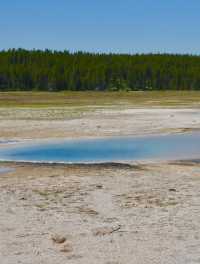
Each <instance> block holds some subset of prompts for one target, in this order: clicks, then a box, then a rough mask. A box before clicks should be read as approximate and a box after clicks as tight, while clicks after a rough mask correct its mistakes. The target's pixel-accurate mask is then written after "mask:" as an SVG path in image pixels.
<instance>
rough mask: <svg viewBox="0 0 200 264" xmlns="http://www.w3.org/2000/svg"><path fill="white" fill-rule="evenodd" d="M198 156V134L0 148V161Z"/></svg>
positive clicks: (33, 144) (74, 160) (173, 158)
mask: <svg viewBox="0 0 200 264" xmlns="http://www.w3.org/2000/svg"><path fill="white" fill-rule="evenodd" d="M190 158H200V134H199V133H192V134H185V135H183V134H178V135H167V136H145V137H114V138H103V139H87V140H86V139H84V140H57V141H54V142H49V141H42V140H41V141H38V142H35V143H34V142H31V143H26V144H25V143H18V144H15V145H13V146H9V147H8V148H5V147H4V148H2V147H1V148H0V160H6V161H29V162H64V163H95V162H117V161H137V160H146V159H150V160H152V159H159V160H160V159H161V160H162V159H169V160H170V159H171V160H175V159H190Z"/></svg>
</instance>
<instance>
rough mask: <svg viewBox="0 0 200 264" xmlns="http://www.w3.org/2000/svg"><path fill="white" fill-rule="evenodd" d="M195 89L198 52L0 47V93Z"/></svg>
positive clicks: (199, 78) (198, 82)
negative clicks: (95, 50)
mask: <svg viewBox="0 0 200 264" xmlns="http://www.w3.org/2000/svg"><path fill="white" fill-rule="evenodd" d="M168 89H172V90H173V89H174V90H200V56H191V55H171V54H143V55H142V54H141V55H138V54H136V55H129V54H92V53H84V52H77V53H70V52H68V51H63V52H58V51H51V50H45V51H41V50H32V51H28V50H24V49H17V50H15V49H12V50H7V51H0V91H8V90H16V91H19V90H23V91H28V90H36V91H62V90H75V91H76V90H77V91H84V90H111V91H113V90H114V91H115V90H168Z"/></svg>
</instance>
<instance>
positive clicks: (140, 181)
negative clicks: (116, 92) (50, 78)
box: [0, 109, 200, 264]
mask: <svg viewBox="0 0 200 264" xmlns="http://www.w3.org/2000/svg"><path fill="white" fill-rule="evenodd" d="M2 111H3V110H0V119H1V121H0V141H3V140H5V139H17V140H21V139H34V138H35V139H36V138H57V137H80V136H83V137H88V136H92V137H97V136H99V137H101V136H112V135H138V134H140V135H143V134H148V133H172V132H183V131H191V130H193V129H195V130H198V129H199V128H200V110H198V109H177V110H176V109H149V110H147V109H121V110H113V109H106V110H102V109H100V110H97V111H94V112H85V113H84V114H83V115H81V116H75V117H69V116H67V114H66V115H64V117H62V118H61V117H60V116H59V115H60V114H58V113H57V112H56V111H57V110H55V112H54V114H53V113H52V112H51V114H49V116H46V117H44V115H45V112H43V117H42V118H41V115H40V112H37V114H36V115H35V116H34V114H33V110H28V109H27V110H25V112H23V111H22V110H21V112H20V111H19V112H18V113H15V115H14V114H12V113H11V114H9V113H8V115H7V117H6V115H5V113H4V114H3V113H2ZM4 111H5V109H4ZM9 111H14V110H9ZM26 111H27V112H26ZM51 111H52V110H51ZM59 111H61V110H59ZM13 113H14V112H13ZM41 113H42V110H41ZM25 115H26V116H25ZM27 115H28V116H27ZM33 119H34V120H33ZM0 146H1V145H0ZM0 168H14V169H15V170H14V171H10V172H7V173H6V172H2V173H0V263H2V264H17V263H20V264H60V263H63V264H65V263H69V264H79V263H80V264H82V263H84V264H85V263H86V264H96V263H97V264H126V263H130V264H132V263H133V264H146V263H147V264H165V263H166V264H175V263H177V264H179V263H180V264H193V263H200V193H199V190H200V163H198V162H184V163H183V162H174V163H167V162H162V163H156V164H153V163H152V164H150V163H149V164H144V163H143V164H142V163H141V164H139V163H138V164H136V165H122V164H118V165H117V164H108V165H105V164H104V165H99V166H97V165H82V166H73V165H71V166H69V165H68V166H64V165H47V164H46V165H45V164H41V165H39V164H38V165H37V164H23V163H21V164H20V163H19V164H15V163H0ZM55 240H56V242H55ZM59 240H60V241H59ZM58 242H62V243H58Z"/></svg>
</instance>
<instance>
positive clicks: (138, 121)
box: [0, 108, 200, 139]
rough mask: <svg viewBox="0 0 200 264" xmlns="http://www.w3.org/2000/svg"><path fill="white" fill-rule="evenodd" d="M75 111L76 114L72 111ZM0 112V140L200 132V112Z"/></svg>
mask: <svg viewBox="0 0 200 264" xmlns="http://www.w3.org/2000/svg"><path fill="white" fill-rule="evenodd" d="M74 111H75V110H74ZM71 112H73V111H72V109H70V110H69V109H65V108H64V109H59V108H58V109H41V110H38V109H18V110H15V109H7V110H6V109H1V108H0V139H33V138H63V137H91V136H92V137H101V136H115V135H117V136H119V135H144V134H152V133H171V132H182V131H190V130H191V129H197V130H199V129H200V109H159V108H151V109H144V108H138V109H133V108H132V109H131V108H130V109H121V110H116V109H112V108H111V109H109V108H107V109H99V110H96V109H95V108H94V111H84V112H82V113H81V114H80V112H76V113H74V112H73V113H74V116H73V117H72V116H71Z"/></svg>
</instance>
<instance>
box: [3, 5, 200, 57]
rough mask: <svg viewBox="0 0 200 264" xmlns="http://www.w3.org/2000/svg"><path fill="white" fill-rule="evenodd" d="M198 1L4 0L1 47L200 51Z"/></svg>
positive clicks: (126, 51)
mask: <svg viewBox="0 0 200 264" xmlns="http://www.w3.org/2000/svg"><path fill="white" fill-rule="evenodd" d="M199 13H200V1H199V0H123V1H122V0H98V1H97V0H96V1H95V0H72V1H71V0H34V1H31V0H5V1H4V0H3V1H1V3H0V49H8V48H18V47H22V48H27V49H32V48H40V49H44V48H50V49H57V50H63V49H67V50H70V51H76V50H84V51H92V52H117V53H118V52H120V53H136V52H139V53H148V52H154V53H155V52H170V53H193V54H200V15H199Z"/></svg>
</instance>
